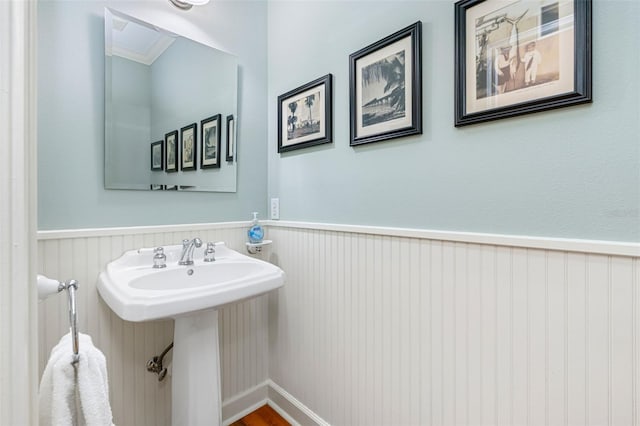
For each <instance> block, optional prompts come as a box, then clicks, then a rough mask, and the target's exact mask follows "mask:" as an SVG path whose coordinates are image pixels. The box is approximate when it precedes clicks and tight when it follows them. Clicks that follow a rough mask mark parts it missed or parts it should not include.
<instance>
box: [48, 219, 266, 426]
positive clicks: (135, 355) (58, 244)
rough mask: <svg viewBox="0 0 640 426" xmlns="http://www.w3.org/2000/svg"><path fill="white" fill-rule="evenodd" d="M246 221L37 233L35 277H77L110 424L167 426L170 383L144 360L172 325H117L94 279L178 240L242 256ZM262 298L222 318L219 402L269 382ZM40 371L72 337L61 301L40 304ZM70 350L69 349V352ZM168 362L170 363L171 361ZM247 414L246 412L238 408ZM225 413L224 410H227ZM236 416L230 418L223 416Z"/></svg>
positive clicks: (163, 342) (165, 340) (82, 325)
mask: <svg viewBox="0 0 640 426" xmlns="http://www.w3.org/2000/svg"><path fill="white" fill-rule="evenodd" d="M247 225H248V223H244V222H243V223H231V224H220V225H191V226H176V227H157V228H144V227H142V228H123V229H106V230H94V231H91V230H78V231H55V232H40V233H39V242H38V250H39V251H38V261H39V265H38V272H39V273H41V274H44V275H47V276H49V277H51V278H56V279H61V280H66V279H71V278H73V279H76V280H78V281H79V283H80V287H79V291H78V293H77V295H78V302H77V303H78V311H79V329H80V331H81V332H83V333H87V334H89V335H91V336H92V338H93V342H94V344H95V345H96V346H97V347H98V348H100V349H101V350H102V351H103V352H104V354H105V356H106V358H107V362H108V365H107V368H108V372H109V379H110V389H109V391H110V400H111V407H112V410H113V414H114V423H115V424H117V425H119V426H127V425H130V426H134V425H135V426H142V425H148V426H160V425H170V424H171V377H170V376H167V378H166V379H165V380H164V381H163V382H158V380H157V376H155V375H153V374H151V373H148V372H147V371H146V362H147V360H148V359H149V358H151V357H152V356H154V355H159V354H160V352H162V350H163V349H164V348H165V347H166V346H167V345H168V344H169V343H170V342H171V341H172V340H173V321H156V322H151V323H132V322H127V321H123V320H121V319H120V318H119V317H118V316H116V315H115V314H113V313H112V312H111V309H109V307H108V306H107V305H106V304H105V303H104V302H103V301H102V299H101V298H100V296H99V294H98V292H97V289H96V283H97V279H98V274H99V273H100V271H102V270H103V268H104V266H105V265H106V264H107V263H108V262H109V261H111V260H113V259H115V258H117V257H119V256H120V255H121V254H122V253H123V252H124V251H126V250H132V249H137V248H140V247H155V246H160V245H170V244H179V243H180V242H181V241H182V239H183V238H193V237H194V236H198V237H200V238H201V239H202V240H203V241H204V242H206V241H225V242H226V243H227V245H228V246H229V247H231V248H233V249H235V250H238V251H241V252H244V251H245V247H244V242H245V236H246V228H247ZM267 303H268V299H267V296H262V297H259V298H256V299H253V300H250V301H247V302H244V303H240V304H237V305H234V306H229V307H225V308H223V309H222V311H221V315H220V348H221V364H222V365H221V372H222V377H221V381H222V398H223V401H224V400H227V399H229V398H230V397H231V396H235V395H238V394H241V393H242V392H243V391H246V390H247V389H251V388H253V387H255V386H256V385H258V384H262V383H264V381H265V380H266V379H267V377H268V376H267V368H268V365H267V362H268V361H267V360H268V353H267V350H268V341H267V331H268V327H267V322H268V312H267V308H268V306H267ZM38 316H39V367H40V369H39V372H40V375H42V371H43V369H44V366H45V365H46V362H47V359H48V357H49V353H50V351H51V348H52V347H53V346H54V345H55V344H56V343H58V341H59V339H60V337H61V336H62V335H64V334H66V333H68V331H69V320H68V311H67V300H66V295H64V294H60V295H58V296H56V295H54V296H51V297H50V298H48V299H47V300H45V301H43V302H40V303H39V313H38ZM69 350H71V348H70V349H69ZM167 359H168V360H171V356H170V355H169V356H168V358H167ZM243 408H244V407H243ZM227 411H228V410H227ZM234 414H236V413H235V412H231V413H227V412H225V410H224V409H223V415H224V416H225V418H226V417H228V416H231V415H234Z"/></svg>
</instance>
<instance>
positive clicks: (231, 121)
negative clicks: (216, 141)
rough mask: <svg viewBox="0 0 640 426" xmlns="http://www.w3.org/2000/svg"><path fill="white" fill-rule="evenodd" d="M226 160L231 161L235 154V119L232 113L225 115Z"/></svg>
mask: <svg viewBox="0 0 640 426" xmlns="http://www.w3.org/2000/svg"><path fill="white" fill-rule="evenodd" d="M226 145H227V146H226V148H227V155H226V158H225V159H226V160H227V161H233V159H234V157H235V154H236V120H235V118H233V115H227V143H226Z"/></svg>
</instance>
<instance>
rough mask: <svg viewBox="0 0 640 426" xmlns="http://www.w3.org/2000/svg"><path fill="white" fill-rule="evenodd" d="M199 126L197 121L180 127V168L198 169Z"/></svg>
mask: <svg viewBox="0 0 640 426" xmlns="http://www.w3.org/2000/svg"><path fill="white" fill-rule="evenodd" d="M197 143H198V127H197V125H196V123H193V124H189V125H188V126H185V127H183V128H182V129H180V170H184V171H186V170H196V168H197V167H198V163H197V162H196V158H197V152H196V151H197V147H198V145H197Z"/></svg>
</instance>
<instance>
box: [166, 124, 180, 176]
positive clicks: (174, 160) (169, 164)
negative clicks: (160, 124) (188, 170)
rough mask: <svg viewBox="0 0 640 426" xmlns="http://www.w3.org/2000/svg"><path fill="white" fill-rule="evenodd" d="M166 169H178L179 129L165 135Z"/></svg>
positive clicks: (174, 170) (168, 171)
mask: <svg viewBox="0 0 640 426" xmlns="http://www.w3.org/2000/svg"><path fill="white" fill-rule="evenodd" d="M164 146H165V150H164V155H165V157H164V166H165V167H164V171H165V172H167V173H172V172H177V171H178V131H177V130H174V131H173V132H169V133H167V134H166V135H164Z"/></svg>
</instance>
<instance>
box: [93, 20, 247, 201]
mask: <svg viewBox="0 0 640 426" xmlns="http://www.w3.org/2000/svg"><path fill="white" fill-rule="evenodd" d="M237 94H238V61H237V58H236V57H235V56H234V55H231V54H229V53H226V52H222V51H220V50H217V49H214V48H212V47H209V46H206V45H204V44H201V43H198V42H196V41H193V40H190V39H188V38H186V37H182V36H180V35H177V34H174V33H171V32H169V31H165V30H163V29H160V28H158V27H156V26H154V25H151V24H149V23H146V22H143V21H140V20H139V19H136V18H133V17H130V16H127V15H126V14H123V13H121V12H118V11H114V10H111V9H105V188H107V189H140V190H178V191H215V192H235V191H236V160H237V156H236V155H235V123H237V121H238V120H237Z"/></svg>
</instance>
